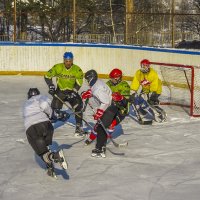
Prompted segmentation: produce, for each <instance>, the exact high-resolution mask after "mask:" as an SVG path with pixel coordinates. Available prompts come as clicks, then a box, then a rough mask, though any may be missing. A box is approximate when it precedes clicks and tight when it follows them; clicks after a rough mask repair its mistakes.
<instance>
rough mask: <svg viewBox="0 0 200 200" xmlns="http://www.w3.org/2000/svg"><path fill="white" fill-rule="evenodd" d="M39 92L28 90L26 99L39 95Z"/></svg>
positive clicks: (34, 89) (35, 89)
mask: <svg viewBox="0 0 200 200" xmlns="http://www.w3.org/2000/svg"><path fill="white" fill-rule="evenodd" d="M39 94H40V91H39V90H38V89H37V88H30V89H29V91H28V99H30V98H31V97H32V96H36V95H39Z"/></svg>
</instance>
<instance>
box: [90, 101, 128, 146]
mask: <svg viewBox="0 0 200 200" xmlns="http://www.w3.org/2000/svg"><path fill="white" fill-rule="evenodd" d="M88 105H89V106H90V108H91V109H92V111H93V113H95V110H94V108H93V106H92V105H91V104H90V103H89V102H88ZM98 123H99V124H100V125H101V126H102V128H103V129H104V131H105V132H106V134H107V136H108V138H109V139H110V141H111V142H112V143H113V145H114V146H115V147H118V148H119V147H126V146H128V142H124V143H120V144H119V143H117V142H115V141H114V140H113V138H112V137H111V135H110V134H109V133H108V131H107V130H106V127H105V126H104V124H103V122H102V121H101V120H100V119H99V120H98Z"/></svg>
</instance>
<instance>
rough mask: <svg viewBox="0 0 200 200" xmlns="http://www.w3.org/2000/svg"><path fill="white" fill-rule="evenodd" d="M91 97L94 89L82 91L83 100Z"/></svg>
mask: <svg viewBox="0 0 200 200" xmlns="http://www.w3.org/2000/svg"><path fill="white" fill-rule="evenodd" d="M91 97H92V91H91V89H89V90H87V91H84V92H82V93H81V98H82V99H83V100H85V99H89V98H91Z"/></svg>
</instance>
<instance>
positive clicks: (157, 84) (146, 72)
mask: <svg viewBox="0 0 200 200" xmlns="http://www.w3.org/2000/svg"><path fill="white" fill-rule="evenodd" d="M140 66H141V68H140V69H139V70H137V71H136V73H135V75H134V78H133V81H132V83H131V90H133V91H134V93H135V92H137V91H138V89H139V87H140V86H142V92H141V93H145V94H147V97H148V102H149V104H150V105H158V104H159V100H158V97H159V96H160V94H161V92H162V81H161V80H160V79H159V77H158V73H157V72H156V71H155V70H154V69H153V68H151V67H150V61H149V60H147V59H144V60H142V61H141V62H140ZM132 98H134V95H133V96H132Z"/></svg>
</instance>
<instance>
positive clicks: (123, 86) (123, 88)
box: [106, 80, 130, 115]
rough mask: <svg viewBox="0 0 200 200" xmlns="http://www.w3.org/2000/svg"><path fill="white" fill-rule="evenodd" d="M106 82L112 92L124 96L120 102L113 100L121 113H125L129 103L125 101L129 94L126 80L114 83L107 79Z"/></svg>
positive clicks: (127, 110)
mask: <svg viewBox="0 0 200 200" xmlns="http://www.w3.org/2000/svg"><path fill="white" fill-rule="evenodd" d="M106 84H107V85H108V86H109V87H110V89H111V90H112V92H119V93H120V94H121V95H124V96H125V99H124V100H123V101H122V102H114V103H115V105H116V106H117V107H118V109H119V112H120V113H121V115H127V114H128V112H129V103H128V102H127V100H126V99H127V98H129V95H130V86H129V84H128V83H127V82H126V81H121V82H120V83H118V84H117V85H114V84H113V83H112V82H111V80H109V81H107V82H106Z"/></svg>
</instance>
